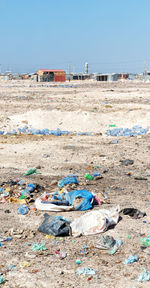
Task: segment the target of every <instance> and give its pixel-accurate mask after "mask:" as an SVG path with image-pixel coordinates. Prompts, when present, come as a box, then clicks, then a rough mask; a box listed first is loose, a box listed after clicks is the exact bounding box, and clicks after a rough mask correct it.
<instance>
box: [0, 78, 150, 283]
mask: <svg viewBox="0 0 150 288" xmlns="http://www.w3.org/2000/svg"><path fill="white" fill-rule="evenodd" d="M67 85H71V87H67V86H65V84H64V86H63V85H60V86H59V85H54V84H44V85H42V84H37V83H34V82H29V81H24V82H23V81H18V82H16V81H9V82H1V83H0V111H1V114H0V120H1V121H0V129H3V130H5V131H8V130H10V129H13V128H17V127H23V126H24V125H28V126H29V127H33V128H37V129H43V128H49V129H57V128H60V129H62V130H69V131H76V132H80V131H81V132H82V131H89V132H96V133H102V134H101V135H95V136H70V135H69V136H60V137H53V136H32V135H26V136H0V159H1V162H0V172H1V173H0V181H1V182H3V181H6V180H10V179H16V178H18V177H22V175H23V173H24V172H25V171H26V170H27V169H29V168H32V167H37V166H39V165H40V166H41V169H40V171H41V175H33V176H30V177H29V178H27V179H26V178H25V177H22V178H23V179H24V180H25V181H26V182H27V183H30V182H37V183H39V184H41V185H43V186H44V187H45V188H46V190H47V191H57V184H54V183H53V182H52V181H53V180H57V181H58V180H60V179H61V178H62V177H64V176H66V175H68V174H69V173H74V174H77V175H78V176H79V180H80V184H79V189H88V190H89V191H93V192H96V193H98V192H101V193H102V194H103V193H107V194H108V200H109V201H107V203H104V204H103V205H102V208H108V209H109V208H111V207H114V206H116V205H117V204H120V207H121V209H122V208H125V207H134V208H138V209H140V210H141V211H143V212H146V213H147V216H146V217H144V218H142V219H138V220H136V219H132V218H130V217H129V216H123V217H122V220H121V221H120V222H119V223H118V224H117V225H116V227H115V228H113V229H111V230H109V231H107V232H105V234H106V235H111V236H113V237H114V238H117V237H120V238H121V239H122V241H123V242H124V244H123V246H122V247H121V248H120V249H119V250H118V252H117V253H116V254H115V255H113V256H110V255H108V253H107V251H101V250H99V249H96V248H94V245H93V244H94V243H95V241H97V240H98V239H99V237H100V236H99V235H97V236H86V237H85V236H82V237H80V238H75V239H73V238H72V237H66V238H65V239H58V238H57V239H55V240H54V239H46V238H45V235H43V234H41V233H39V232H38V231H37V228H38V226H39V224H40V223H41V222H42V220H43V214H44V212H39V211H37V212H35V211H34V210H33V209H32V206H33V203H31V204H30V205H29V207H30V208H31V209H30V212H29V213H28V214H27V215H25V216H22V215H18V214H17V207H18V204H10V203H4V204H2V203H1V204H0V217H1V228H0V235H3V236H4V235H5V236H7V235H9V234H12V241H9V242H5V243H4V245H3V247H0V253H1V254H0V255H1V258H0V259H1V263H0V271H4V270H5V269H7V268H8V267H9V266H10V265H15V269H16V271H15V270H14V271H9V272H6V275H5V278H6V280H7V281H6V282H5V283H4V284H3V287H5V288H6V287H12V288H13V287H15V288H16V287H20V288H30V287H32V288H34V287H40V288H44V287H46V288H47V287H56V288H57V287H58V288H59V287H65V288H66V287H72V288H73V287H88V286H89V287H92V288H97V287H102V288H106V287H110V288H111V287H115V288H120V287H124V288H127V287H129V288H130V287H131V288H132V287H134V286H135V287H136V288H140V287H149V285H150V284H149V283H150V282H145V283H142V284H141V283H138V282H137V281H135V280H136V279H137V278H138V276H139V275H140V274H141V272H142V271H141V269H142V268H146V269H149V270H150V260H149V255H147V254H146V252H145V251H142V250H141V248H140V238H141V237H142V236H143V237H145V236H146V235H148V234H150V220H149V219H150V212H149V211H150V209H149V207H150V202H149V201H150V195H149V193H150V186H148V183H149V182H150V176H148V175H147V174H148V173H149V172H150V144H149V140H150V134H147V135H144V136H135V137H117V138H115V137H108V136H106V134H105V131H106V130H107V129H109V125H110V124H116V126H117V127H128V128H130V127H132V126H134V125H141V126H143V127H147V126H149V125H150V106H149V104H150V84H149V83H142V82H141V83H140V82H118V83H97V82H90V81H83V82H82V81H81V82H80V81H79V82H70V83H67ZM114 139H118V140H119V143H118V144H112V141H113V140H114ZM45 154H48V157H47V158H45V156H44V155H45ZM128 158H129V159H133V160H134V164H133V165H132V166H122V165H121V162H120V160H123V159H128ZM98 167H99V168H98ZM93 171H99V172H100V173H101V174H102V175H103V178H102V179H100V180H97V181H94V180H93V181H91V182H86V181H85V179H84V177H83V175H84V174H85V173H87V172H89V173H91V172H93ZM129 173H130V175H131V176H129ZM135 176H142V177H146V178H147V180H141V181H140V180H135V178H134V177H135ZM35 198H36V195H35ZM108 202H109V203H108ZM6 209H9V210H10V211H11V213H9V214H7V213H5V210H6ZM94 209H99V208H98V207H95V208H94ZM84 213H86V212H80V211H78V212H63V213H50V214H51V215H55V214H57V215H61V216H64V217H66V218H70V219H71V220H73V219H74V218H75V217H77V216H80V215H82V214H84ZM143 221H144V222H143ZM128 235H130V236H131V238H130V239H128ZM33 242H39V243H43V242H45V246H46V247H47V250H46V251H44V252H43V253H41V254H40V253H39V254H37V255H36V257H35V258H34V259H31V258H30V259H27V258H26V257H25V253H26V252H29V253H30V254H34V253H33V252H32V250H31V246H29V245H27V244H26V243H29V244H30V245H32V243H33ZM85 245H87V246H88V247H89V250H88V252H89V253H88V254H87V255H84V256H82V255H81V253H80V250H82V249H83V247H84V246H85ZM58 248H60V249H61V250H65V251H66V252H67V257H66V258H65V259H63V260H60V259H59V258H57V257H56V256H55V251H56V250H57V249H58ZM130 253H132V254H138V255H139V261H138V262H137V263H133V264H130V265H125V264H124V263H123V262H124V260H125V259H126V258H127V257H128V256H129V254H130ZM76 259H81V260H82V264H81V265H80V266H81V267H91V268H95V269H97V270H98V274H97V275H96V276H94V277H93V278H92V279H91V280H88V277H86V276H82V275H81V276H77V275H76V270H77V268H78V266H77V264H76V263H75V262H76ZM23 261H28V262H30V264H31V265H30V267H26V268H21V267H20V263H21V262H23Z"/></svg>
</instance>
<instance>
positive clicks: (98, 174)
mask: <svg viewBox="0 0 150 288" xmlns="http://www.w3.org/2000/svg"><path fill="white" fill-rule="evenodd" d="M92 176H93V177H97V176H101V174H100V173H99V172H94V173H93V174H92Z"/></svg>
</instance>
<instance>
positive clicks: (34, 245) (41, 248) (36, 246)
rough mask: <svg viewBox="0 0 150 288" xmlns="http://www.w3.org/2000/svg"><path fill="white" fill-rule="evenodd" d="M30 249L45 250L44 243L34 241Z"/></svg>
mask: <svg viewBox="0 0 150 288" xmlns="http://www.w3.org/2000/svg"><path fill="white" fill-rule="evenodd" d="M31 249H32V251H39V252H40V251H43V250H46V249H47V248H46V247H45V244H38V243H34V244H33V245H32V248H31Z"/></svg>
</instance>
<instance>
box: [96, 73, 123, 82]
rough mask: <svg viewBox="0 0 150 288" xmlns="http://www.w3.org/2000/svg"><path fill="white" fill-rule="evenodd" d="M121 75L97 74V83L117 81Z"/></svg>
mask: <svg viewBox="0 0 150 288" xmlns="http://www.w3.org/2000/svg"><path fill="white" fill-rule="evenodd" d="M118 77H119V74H117V73H112V74H100V73H99V74H96V80H97V81H117V80H118Z"/></svg>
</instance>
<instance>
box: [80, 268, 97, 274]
mask: <svg viewBox="0 0 150 288" xmlns="http://www.w3.org/2000/svg"><path fill="white" fill-rule="evenodd" d="M96 273H97V270H96V269H93V268H89V267H85V268H78V269H77V274H78V275H81V274H83V275H95V274H96Z"/></svg>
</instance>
